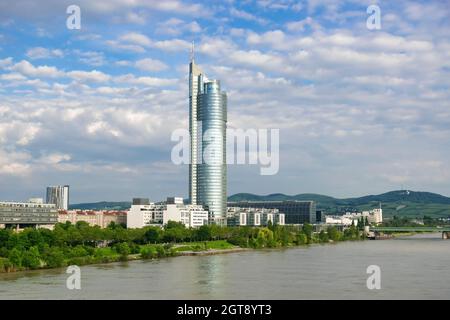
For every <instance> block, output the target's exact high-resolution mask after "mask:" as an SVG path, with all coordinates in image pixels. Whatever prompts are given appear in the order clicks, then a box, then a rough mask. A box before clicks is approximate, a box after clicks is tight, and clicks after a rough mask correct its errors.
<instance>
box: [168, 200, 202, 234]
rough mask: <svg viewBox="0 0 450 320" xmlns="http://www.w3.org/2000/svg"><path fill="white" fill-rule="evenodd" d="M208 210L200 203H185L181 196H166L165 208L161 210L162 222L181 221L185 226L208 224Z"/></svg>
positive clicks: (195, 226)
mask: <svg viewBox="0 0 450 320" xmlns="http://www.w3.org/2000/svg"><path fill="white" fill-rule="evenodd" d="M208 215H209V212H208V210H205V209H204V208H203V206H201V205H193V204H189V205H185V204H183V198H167V204H166V209H165V210H164V212H163V224H167V222H169V221H177V222H181V223H183V224H184V225H185V226H186V228H198V227H201V226H203V225H206V224H208V218H209V217H208Z"/></svg>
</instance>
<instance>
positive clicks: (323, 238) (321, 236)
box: [319, 230, 328, 242]
mask: <svg viewBox="0 0 450 320" xmlns="http://www.w3.org/2000/svg"><path fill="white" fill-rule="evenodd" d="M319 240H320V242H328V234H327V233H326V232H325V231H324V230H321V231H320V233H319Z"/></svg>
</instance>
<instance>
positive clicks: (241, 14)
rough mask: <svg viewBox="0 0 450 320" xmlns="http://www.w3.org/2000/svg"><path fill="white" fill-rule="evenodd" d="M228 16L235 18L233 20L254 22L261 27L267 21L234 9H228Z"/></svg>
mask: <svg viewBox="0 0 450 320" xmlns="http://www.w3.org/2000/svg"><path fill="white" fill-rule="evenodd" d="M230 15H231V16H232V17H235V18H239V19H243V20H248V21H254V22H257V23H259V24H263V25H264V24H267V23H268V21H267V20H266V19H264V18H260V17H258V16H255V15H253V14H251V13H249V12H246V11H244V10H238V9H236V8H231V9H230Z"/></svg>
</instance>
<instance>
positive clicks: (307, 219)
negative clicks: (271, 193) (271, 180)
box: [228, 200, 316, 224]
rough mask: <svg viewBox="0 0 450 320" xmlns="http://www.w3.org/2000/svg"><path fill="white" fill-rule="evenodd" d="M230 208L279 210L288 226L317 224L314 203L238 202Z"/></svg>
mask: <svg viewBox="0 0 450 320" xmlns="http://www.w3.org/2000/svg"><path fill="white" fill-rule="evenodd" d="M228 206H229V207H240V208H264V209H278V210H279V212H282V213H284V215H285V219H286V221H285V223H286V224H304V223H316V203H315V202H314V201H296V200H288V201H238V202H228Z"/></svg>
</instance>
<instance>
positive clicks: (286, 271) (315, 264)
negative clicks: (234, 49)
mask: <svg viewBox="0 0 450 320" xmlns="http://www.w3.org/2000/svg"><path fill="white" fill-rule="evenodd" d="M369 265H377V266H379V267H380V270H381V289H379V290H377V289H375V290H369V289H368V288H367V285H366V281H367V278H368V277H369V276H370V274H367V267H368V266H369ZM68 276H69V274H66V273H65V269H64V270H62V269H58V270H40V271H28V272H21V273H12V274H0V299H450V240H442V239H441V235H440V234H426V235H416V236H412V237H404V238H397V239H393V240H382V241H381V240H380V241H362V242H342V243H338V244H330V245H315V246H311V247H305V248H303V247H302V248H290V249H284V250H254V251H245V252H239V253H229V254H221V255H213V256H185V257H176V258H167V259H161V260H153V261H132V262H123V263H112V264H104V265H91V266H83V267H81V290H69V289H67V287H66V279H67V277H68Z"/></svg>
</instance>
